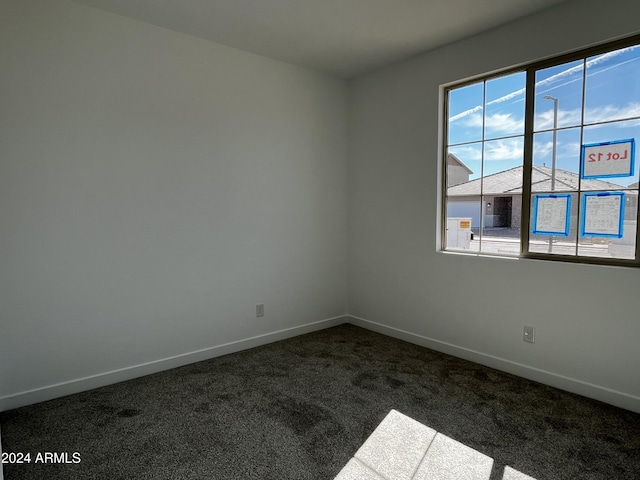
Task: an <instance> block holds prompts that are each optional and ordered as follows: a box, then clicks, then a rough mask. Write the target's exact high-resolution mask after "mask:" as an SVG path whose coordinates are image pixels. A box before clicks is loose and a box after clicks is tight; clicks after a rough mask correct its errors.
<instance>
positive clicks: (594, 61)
mask: <svg viewBox="0 0 640 480" xmlns="http://www.w3.org/2000/svg"><path fill="white" fill-rule="evenodd" d="M638 47H639V46H638V45H634V46H631V47H627V48H621V49H620V50H615V51H613V52H607V53H604V54H602V55H598V56H596V57H593V58H592V59H590V60H588V61H587V62H586V66H587V67H592V66H595V65H598V64H599V63H602V62H606V61H607V60H609V59H611V58H614V57H617V56H619V55H622V54H624V53H627V52H630V51H632V50H635V49H636V48H638ZM624 63H627V62H626V61H625V62H621V63H619V64H616V65H612V66H611V67H608V68H607V70H608V69H610V68H614V67H617V66H620V65H623V64H624ZM583 68H584V65H583V64H582V63H580V64H579V65H575V66H573V67H569V68H567V69H566V70H563V71H561V72H558V73H556V74H555V75H551V76H550V77H548V78H545V79H544V80H541V81H539V82H537V83H536V91H537V92H538V93H540V90H538V89H539V88H541V87H544V86H545V85H549V84H551V83H554V82H556V81H558V80H561V79H562V78H564V77H567V76H571V75H573V74H574V73H578V72H582V70H583ZM596 73H597V72H596ZM576 80H577V79H576ZM576 80H569V82H566V83H571V82H573V81H576ZM563 85H564V84H563ZM555 87H558V85H556V86H555ZM555 87H554V88H555ZM525 91H526V89H524V88H520V89H518V90H515V91H513V92H510V93H508V94H506V95H503V96H502V97H500V98H497V99H495V100H492V101H491V102H488V103H487V105H491V104H495V103H501V102H505V101H507V100H510V99H512V98H515V97H518V96H520V95H524V93H525ZM482 109H483V107H482V105H476V106H475V107H473V108H470V109H469V110H465V111H464V112H461V113H459V114H457V115H454V116H452V117H449V122H455V121H457V120H460V119H461V118H465V117H467V116H469V115H471V114H473V113H476V112H478V111H480V110H482Z"/></svg>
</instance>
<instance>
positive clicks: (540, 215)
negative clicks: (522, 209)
mask: <svg viewBox="0 0 640 480" xmlns="http://www.w3.org/2000/svg"><path fill="white" fill-rule="evenodd" d="M570 218H571V194H569V193H563V194H557V193H549V194H538V195H535V196H534V197H533V225H532V228H531V233H533V234H535V235H553V236H562V237H568V236H569V226H570V221H569V220H570Z"/></svg>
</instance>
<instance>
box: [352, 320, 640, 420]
mask: <svg viewBox="0 0 640 480" xmlns="http://www.w3.org/2000/svg"><path fill="white" fill-rule="evenodd" d="M347 319H348V320H347V321H348V322H349V323H350V324H352V325H356V326H358V327H362V328H366V329H367V330H372V331H374V332H378V333H382V334H384V335H388V336H390V337H394V338H398V339H400V340H404V341H406V342H409V343H413V344H415V345H420V346H422V347H427V348H430V349H432V350H436V351H438V352H442V353H446V354H448V355H452V356H454V357H459V358H463V359H465V360H469V361H472V362H475V363H479V364H480V365H485V366H487V367H491V368H495V369H496V370H501V371H503V372H508V373H512V374H514V375H517V376H519V377H523V378H527V379H529V380H533V381H536V382H539V383H543V384H545V385H549V386H551V387H555V388H559V389H561V390H565V391H567V392H572V393H577V394H578V395H582V396H584V397H589V398H593V399H595V400H599V401H601V402H605V403H608V404H610V405H615V406H616V407H620V408H624V409H627V410H631V411H632V412H638V413H640V397H636V396H634V395H629V394H627V393H624V392H619V391H617V390H612V389H610V388H606V387H601V386H599V385H594V384H592V383H588V382H583V381H582V380H577V379H575V378H570V377H565V376H563V375H559V374H557V373H553V372H549V371H546V370H541V369H539V368H535V367H530V366H528V365H524V364H522V363H517V362H513V361H511V360H507V359H504V358H500V357H496V356H493V355H489V354H486V353H482V352H478V351H475V350H471V349H468V348H464V347H460V346H457V345H453V344H450V343H447V342H442V341H440V340H435V339H433V338H429V337H425V336H423V335H418V334H415V333H411V332H407V331H406V330H401V329H398V328H395V327H390V326H388V325H383V324H381V323H376V322H372V321H370V320H366V319H364V318H360V317H355V316H353V315H349V316H348V317H347Z"/></svg>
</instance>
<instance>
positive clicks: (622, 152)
mask: <svg viewBox="0 0 640 480" xmlns="http://www.w3.org/2000/svg"><path fill="white" fill-rule="evenodd" d="M635 155H636V142H635V140H634V139H633V138H629V139H626V140H615V141H612V142H602V143H590V144H587V145H582V151H581V155H580V178H583V179H585V178H586V179H588V178H611V177H631V176H633V173H634V166H635Z"/></svg>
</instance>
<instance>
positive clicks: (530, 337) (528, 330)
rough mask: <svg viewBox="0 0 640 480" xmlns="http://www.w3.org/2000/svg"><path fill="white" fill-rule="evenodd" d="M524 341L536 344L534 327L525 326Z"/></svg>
mask: <svg viewBox="0 0 640 480" xmlns="http://www.w3.org/2000/svg"><path fill="white" fill-rule="evenodd" d="M522 339H523V340H524V341H525V342H529V343H535V341H536V329H535V328H533V327H530V326H528V325H525V326H524V335H523V337H522Z"/></svg>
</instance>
